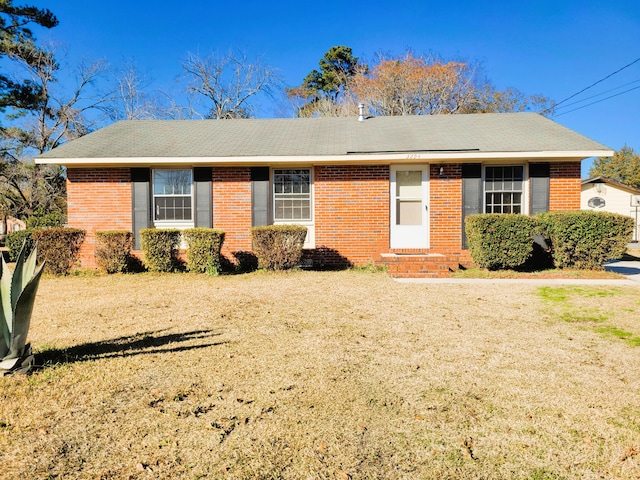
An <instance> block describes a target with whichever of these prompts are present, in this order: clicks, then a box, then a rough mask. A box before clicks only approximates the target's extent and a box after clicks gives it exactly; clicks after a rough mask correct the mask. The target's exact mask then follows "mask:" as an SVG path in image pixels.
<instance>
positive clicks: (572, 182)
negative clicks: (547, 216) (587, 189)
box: [549, 162, 581, 212]
mask: <svg viewBox="0 0 640 480" xmlns="http://www.w3.org/2000/svg"><path fill="white" fill-rule="evenodd" d="M580 174H581V173H580V162H564V163H552V164H551V165H550V172H549V210H550V211H552V212H554V211H557V210H580V190H581V181H580Z"/></svg>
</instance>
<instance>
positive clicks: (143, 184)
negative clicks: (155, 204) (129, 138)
mask: <svg viewBox="0 0 640 480" xmlns="http://www.w3.org/2000/svg"><path fill="white" fill-rule="evenodd" d="M150 179H151V171H150V170H149V169H148V168H132V169H131V189H132V191H131V197H132V202H133V239H134V240H133V248H134V250H140V248H141V245H140V230H142V229H143V228H149V226H150V225H151V192H150V190H149V187H150Z"/></svg>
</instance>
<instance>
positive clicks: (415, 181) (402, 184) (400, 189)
mask: <svg viewBox="0 0 640 480" xmlns="http://www.w3.org/2000/svg"><path fill="white" fill-rule="evenodd" d="M396 197H398V198H422V171H421V170H400V171H398V172H396Z"/></svg>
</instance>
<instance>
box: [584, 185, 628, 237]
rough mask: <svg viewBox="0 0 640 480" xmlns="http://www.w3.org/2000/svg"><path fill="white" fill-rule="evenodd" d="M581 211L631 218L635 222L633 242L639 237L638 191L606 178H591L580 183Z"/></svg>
mask: <svg viewBox="0 0 640 480" xmlns="http://www.w3.org/2000/svg"><path fill="white" fill-rule="evenodd" d="M580 208H581V209H582V210H595V211H599V210H602V211H605V212H612V213H619V214H621V215H627V216H629V217H632V218H634V219H635V221H636V228H635V231H634V233H633V241H634V242H637V241H638V239H639V236H640V225H639V224H638V218H639V217H638V214H639V213H640V212H638V210H640V189H638V188H635V187H632V186H630V185H625V184H624V183H620V182H616V181H615V180H611V179H610V178H606V177H593V178H589V179H588V180H583V181H582V192H581V193H580Z"/></svg>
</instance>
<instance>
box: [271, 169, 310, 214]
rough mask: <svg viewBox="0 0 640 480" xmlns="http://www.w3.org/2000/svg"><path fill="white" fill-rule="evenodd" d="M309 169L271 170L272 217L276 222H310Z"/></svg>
mask: <svg viewBox="0 0 640 480" xmlns="http://www.w3.org/2000/svg"><path fill="white" fill-rule="evenodd" d="M311 181H312V180H311V169H310V168H276V169H274V170H273V181H272V183H273V219H274V222H276V223H278V222H279V223H295V222H310V221H311V220H312V206H311Z"/></svg>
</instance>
